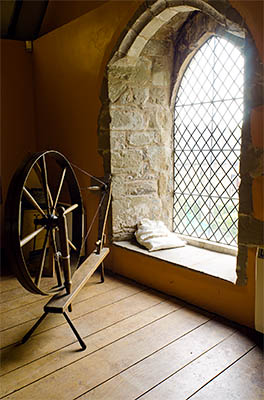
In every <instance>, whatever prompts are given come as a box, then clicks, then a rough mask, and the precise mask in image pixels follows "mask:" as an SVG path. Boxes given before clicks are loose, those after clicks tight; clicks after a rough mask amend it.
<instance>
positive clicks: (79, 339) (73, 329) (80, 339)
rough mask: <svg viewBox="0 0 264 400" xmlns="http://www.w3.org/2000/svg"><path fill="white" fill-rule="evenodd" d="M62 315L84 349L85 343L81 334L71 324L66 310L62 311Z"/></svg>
mask: <svg viewBox="0 0 264 400" xmlns="http://www.w3.org/2000/svg"><path fill="white" fill-rule="evenodd" d="M63 315H64V317H65V319H66V321H67V322H68V324H69V325H70V327H71V329H72V331H73V333H74V335H75V336H76V337H77V339H78V342H79V343H80V345H81V348H82V350H85V349H86V344H85V343H84V341H83V340H82V338H81V336H80V335H79V333H78V332H77V330H76V328H75V326H74V325H73V323H72V321H71V320H70V318H69V316H68V315H67V314H66V312H64V313H63Z"/></svg>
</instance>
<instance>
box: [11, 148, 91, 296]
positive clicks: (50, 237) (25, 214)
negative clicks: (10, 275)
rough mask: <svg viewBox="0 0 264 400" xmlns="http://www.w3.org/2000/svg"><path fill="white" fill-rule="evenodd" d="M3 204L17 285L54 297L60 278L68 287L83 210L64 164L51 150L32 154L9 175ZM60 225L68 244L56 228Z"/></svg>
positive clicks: (77, 251) (77, 254)
mask: <svg viewBox="0 0 264 400" xmlns="http://www.w3.org/2000/svg"><path fill="white" fill-rule="evenodd" d="M6 204H7V208H6V218H7V223H6V227H7V237H8V243H10V244H12V245H11V246H10V250H11V251H10V256H11V258H12V264H13V266H14V269H15V273H16V276H17V278H18V280H19V281H20V283H21V284H22V286H24V288H25V289H27V290H28V291H30V292H32V293H36V294H41V295H46V294H51V293H56V292H57V291H58V290H59V289H60V288H61V286H62V284H63V276H62V273H63V275H64V279H65V283H66V285H68V286H69V285H70V277H71V275H72V274H73V273H74V270H75V269H76V267H77V265H78V261H79V257H80V251H81V246H82V224H83V219H82V214H83V207H82V198H81V193H80V189H79V185H78V182H77V180H76V177H75V174H74V171H73V169H72V167H71V165H70V164H69V162H68V161H67V159H66V158H65V157H64V156H63V155H62V154H60V153H58V152H56V151H46V152H42V153H37V154H36V155H34V156H33V157H32V158H31V159H30V160H28V161H27V162H26V163H25V164H24V165H22V166H21V168H20V169H18V170H17V172H16V174H15V175H14V177H13V179H12V182H11V184H10V187H9V192H8V197H7V202H6ZM64 223H66V226H65V229H66V230H67V233H66V235H67V239H66V238H65V237H63V229H60V227H62V225H63V224H64ZM64 236H65V234H64ZM66 240H67V242H65V241H66ZM62 253H63V254H62ZM54 270H55V274H54ZM48 277H49V278H48ZM68 291H70V290H69V288H68Z"/></svg>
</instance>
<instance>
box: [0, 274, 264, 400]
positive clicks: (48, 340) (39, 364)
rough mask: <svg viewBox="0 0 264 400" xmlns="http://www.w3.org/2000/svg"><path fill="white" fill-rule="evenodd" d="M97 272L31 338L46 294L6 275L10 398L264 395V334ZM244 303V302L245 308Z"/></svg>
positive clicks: (4, 349)
mask: <svg viewBox="0 0 264 400" xmlns="http://www.w3.org/2000/svg"><path fill="white" fill-rule="evenodd" d="M98 282H99V278H98V276H96V275H95V276H93V277H92V278H91V280H90V281H89V283H88V284H87V285H86V286H85V287H84V288H83V289H82V291H81V292H80V293H79V295H78V297H77V298H76V301H75V303H74V304H73V311H72V313H70V316H71V319H72V321H73V323H74V325H75V326H76V328H77V330H78V331H79V333H80V334H81V336H82V337H83V338H84V340H85V342H86V344H87V349H86V350H85V351H80V346H79V343H78V342H77V340H76V338H75V336H74V335H73V332H72V331H71V329H70V327H69V325H68V324H67V323H66V321H65V319H64V317H63V316H62V315H55V314H50V315H48V316H47V318H46V319H45V320H44V321H43V322H42V323H41V325H40V326H39V327H38V329H37V331H36V332H35V333H34V335H33V336H32V337H31V338H30V339H29V341H28V342H27V343H25V344H20V343H19V341H20V340H21V338H22V337H23V335H24V334H25V333H26V332H27V331H28V330H29V329H30V328H31V326H32V325H33V324H34V323H35V322H36V320H37V319H38V317H39V316H40V315H41V314H42V310H43V305H44V304H45V303H46V302H47V298H43V297H38V296H37V295H32V294H30V293H29V292H26V291H25V290H24V289H23V288H22V287H21V286H20V285H19V284H18V283H17V281H16V279H15V278H12V277H9V278H6V277H4V278H3V279H2V280H1V283H0V285H1V286H0V288H1V384H0V388H1V394H0V396H1V398H5V399H12V400H14V399H19V400H35V399H38V400H56V399H59V400H68V399H69V400H73V399H82V400H87V399H93V400H94V399H100V400H102V399H107V400H118V399H120V400H129V399H131V400H132V399H133V400H134V399H144V400H162V399H164V400H170V399H171V400H178V399H190V398H191V399H192V400H198V399H199V400H207V399H208V400H209V399H210V400H211V399H213V400H220V399H221V400H231V399H232V400H234V399H239V400H244V399H245V400H260V399H261V400H263V399H264V386H263V385H264V383H263V382H264V381H263V349H261V342H262V337H260V335H256V334H255V333H254V332H253V331H249V330H247V329H245V328H242V327H239V326H236V325H235V324H231V323H230V322H227V321H224V320H221V319H220V318H218V317H216V316H214V315H212V314H209V313H206V312H202V311H201V310H199V309H196V308H194V307H191V306H189V305H187V304H185V303H183V302H181V301H179V300H177V299H174V298H169V297H167V296H164V295H162V294H160V293H158V292H155V291H153V290H149V289H147V288H146V287H143V286H140V285H138V284H135V283H133V282H130V281H127V280H125V279H122V278H120V277H115V276H106V281H105V283H104V284H99V283H98ZM241 312H243V311H241Z"/></svg>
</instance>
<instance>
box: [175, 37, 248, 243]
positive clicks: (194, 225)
mask: <svg viewBox="0 0 264 400" xmlns="http://www.w3.org/2000/svg"><path fill="white" fill-rule="evenodd" d="M243 90H244V57H243V54H242V53H241V51H240V50H239V49H238V48H237V47H236V46H235V45H234V44H233V43H232V42H231V41H230V40H228V39H226V38H223V37H219V36H215V35H214V36H211V37H210V38H209V39H208V40H207V41H206V42H205V43H204V44H203V45H202V46H201V47H200V49H199V50H198V51H197V52H196V54H195V56H194V57H193V58H192V59H191V61H190V63H189V65H188V67H187V69H186V70H185V73H184V75H183V78H182V80H181V83H180V86H179V89H178V93H177V96H176V101H175V109H174V216H173V223H174V231H175V232H177V233H180V234H183V235H187V236H190V237H194V238H198V239H204V240H208V241H211V242H216V243H220V244H222V245H231V246H236V245H237V230H238V227H237V225H238V204H239V197H238V188H239V183H240V178H239V159H240V146H241V129H242V123H243Z"/></svg>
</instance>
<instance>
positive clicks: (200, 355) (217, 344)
mask: <svg viewBox="0 0 264 400" xmlns="http://www.w3.org/2000/svg"><path fill="white" fill-rule="evenodd" d="M236 332H237V331H234V332H231V333H230V334H229V335H228V336H226V337H225V338H223V339H222V340H220V341H219V342H218V343H216V344H215V345H213V346H212V347H210V348H208V349H207V350H206V351H204V352H202V353H201V354H199V356H197V357H195V358H193V359H192V360H191V361H189V362H187V363H186V364H185V365H184V366H183V367H181V368H178V369H177V370H176V371H175V372H173V373H171V374H170V375H168V376H167V377H166V378H165V379H162V380H161V381H160V382H158V383H157V384H156V385H154V386H153V387H151V388H150V389H148V390H146V391H145V392H144V393H142V394H141V395H140V396H138V397H136V398H135V399H134V400H138V399H140V398H142V397H143V396H145V395H146V394H147V393H149V392H151V391H152V390H153V389H155V388H156V387H158V386H159V385H161V384H162V383H163V382H166V381H167V380H168V379H170V378H171V377H172V376H174V375H176V374H177V373H178V372H179V371H181V370H183V369H184V368H186V367H187V366H188V365H190V364H192V363H193V362H194V361H196V360H198V359H199V358H200V357H202V356H203V355H204V354H206V353H208V352H209V351H210V350H212V349H214V348H215V347H217V346H219V345H220V344H221V343H223V342H224V341H225V340H227V339H228V338H230V337H231V336H232V335H234V334H235V333H236ZM207 383H208V382H207ZM186 400H187V399H186Z"/></svg>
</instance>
